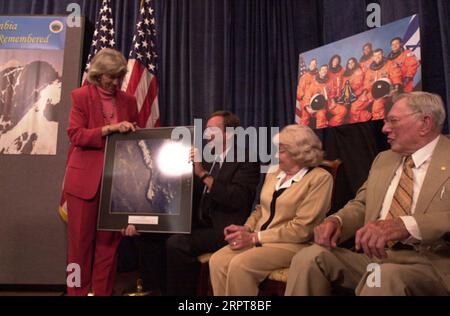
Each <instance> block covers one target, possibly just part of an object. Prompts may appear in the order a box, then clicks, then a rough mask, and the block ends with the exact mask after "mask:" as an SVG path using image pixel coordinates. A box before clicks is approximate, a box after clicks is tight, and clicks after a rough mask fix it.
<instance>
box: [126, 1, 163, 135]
mask: <svg viewBox="0 0 450 316" xmlns="http://www.w3.org/2000/svg"><path fill="white" fill-rule="evenodd" d="M153 2H154V1H153V0H144V1H143V2H142V5H141V10H140V14H139V18H138V23H137V24H136V30H135V33H134V37H133V44H132V47H131V51H130V57H129V59H128V73H127V75H126V77H125V80H124V82H123V86H122V90H125V91H126V92H127V93H129V94H132V95H134V96H135V97H136V101H137V105H138V110H139V122H138V125H139V126H140V127H158V126H159V125H160V123H159V106H158V82H157V79H156V70H157V58H158V55H157V54H156V21H155V10H154V9H153Z"/></svg>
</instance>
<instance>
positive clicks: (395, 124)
mask: <svg viewBox="0 0 450 316" xmlns="http://www.w3.org/2000/svg"><path fill="white" fill-rule="evenodd" d="M444 119H445V110H444V104H443V102H442V99H441V98H440V97H439V96H438V95H435V94H431V93H427V92H412V93H408V94H401V95H399V96H397V97H396V98H395V99H394V105H393V107H392V109H391V110H390V112H389V113H388V115H387V116H386V118H385V120H384V127H383V132H384V133H385V134H387V136H388V142H389V144H390V145H391V149H390V150H387V151H385V152H382V153H380V154H379V155H378V156H377V157H376V158H375V161H374V162H373V164H372V167H371V170H370V173H369V177H368V179H367V181H366V182H365V183H364V184H363V186H362V187H361V188H360V189H359V191H358V193H357V195H356V197H355V199H353V200H352V201H350V202H349V203H348V204H347V205H345V206H344V207H343V208H342V209H341V210H340V211H338V212H337V213H336V214H335V215H333V216H331V217H328V218H327V219H325V221H324V222H323V223H322V224H320V225H319V226H317V227H316V228H315V230H314V240H315V243H316V244H315V245H312V246H310V247H308V248H304V249H303V250H301V251H300V252H299V253H298V254H297V255H296V256H295V257H294V258H293V260H292V263H291V267H290V271H289V278H288V283H287V287H286V295H328V294H330V292H331V289H332V287H333V286H334V285H340V286H342V287H345V288H350V289H356V294H357V295H449V294H450V246H449V234H450V191H449V189H450V140H449V139H448V138H447V137H445V136H442V135H441V131H442V127H443V124H444ZM352 236H354V237H355V245H356V251H357V252H353V251H350V250H348V249H342V248H338V247H337V246H336V245H337V243H338V242H339V241H345V240H347V239H349V238H350V237H352Z"/></svg>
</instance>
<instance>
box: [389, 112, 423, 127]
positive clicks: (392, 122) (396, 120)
mask: <svg viewBox="0 0 450 316" xmlns="http://www.w3.org/2000/svg"><path fill="white" fill-rule="evenodd" d="M417 113H422V112H421V111H414V112H411V113H408V114H405V115H402V116H400V117H396V116H394V117H390V118H389V117H386V118H384V119H383V123H384V124H386V125H387V124H389V126H391V127H394V126H395V125H397V124H398V123H399V122H400V121H401V120H402V119H403V118H405V117H407V116H411V115H414V114H417Z"/></svg>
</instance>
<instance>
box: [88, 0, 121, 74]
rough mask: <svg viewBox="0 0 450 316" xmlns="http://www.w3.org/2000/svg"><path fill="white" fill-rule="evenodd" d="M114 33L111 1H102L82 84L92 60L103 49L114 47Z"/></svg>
mask: <svg viewBox="0 0 450 316" xmlns="http://www.w3.org/2000/svg"><path fill="white" fill-rule="evenodd" d="M114 33H115V32H114V20H113V15H112V9H111V0H103V1H102V4H101V6H100V10H99V12H98V15H97V19H96V21H95V31H94V36H93V38H92V43H91V49H90V51H89V55H88V58H87V63H86V68H85V70H84V74H83V80H82V82H85V79H86V76H87V72H88V70H89V66H90V64H91V60H92V58H94V56H95V55H96V54H97V53H98V52H99V51H100V50H102V49H103V48H114V47H115V46H116V42H115V41H114Z"/></svg>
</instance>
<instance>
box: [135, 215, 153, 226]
mask: <svg viewBox="0 0 450 316" xmlns="http://www.w3.org/2000/svg"><path fill="white" fill-rule="evenodd" d="M158 220H159V216H128V224H147V225H158Z"/></svg>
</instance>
